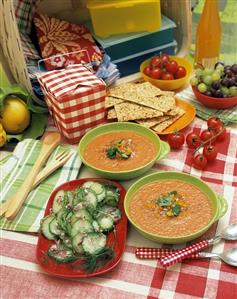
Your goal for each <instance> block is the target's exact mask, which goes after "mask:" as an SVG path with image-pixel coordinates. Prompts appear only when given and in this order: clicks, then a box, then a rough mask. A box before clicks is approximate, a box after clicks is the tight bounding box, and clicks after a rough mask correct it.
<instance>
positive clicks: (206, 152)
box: [203, 144, 217, 161]
mask: <svg viewBox="0 0 237 299" xmlns="http://www.w3.org/2000/svg"><path fill="white" fill-rule="evenodd" d="M203 156H204V157H206V158H207V161H214V160H215V159H216V156H217V150H216V148H215V146H214V145H211V144H209V145H205V146H204V148H203Z"/></svg>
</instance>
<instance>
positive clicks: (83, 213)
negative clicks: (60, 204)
mask: <svg viewBox="0 0 237 299" xmlns="http://www.w3.org/2000/svg"><path fill="white" fill-rule="evenodd" d="M75 219H76V220H78V219H84V220H88V221H90V222H92V220H93V219H92V216H91V214H90V213H89V212H88V211H87V209H85V208H82V209H79V210H77V211H75V212H74V214H73V216H72V223H73V222H75V221H74V220H75Z"/></svg>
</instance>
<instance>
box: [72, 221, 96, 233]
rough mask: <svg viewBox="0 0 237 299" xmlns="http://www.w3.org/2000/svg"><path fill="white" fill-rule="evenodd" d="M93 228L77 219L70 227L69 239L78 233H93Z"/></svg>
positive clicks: (88, 223)
mask: <svg viewBox="0 0 237 299" xmlns="http://www.w3.org/2000/svg"><path fill="white" fill-rule="evenodd" d="M93 231H94V228H93V226H92V224H91V223H90V222H89V221H88V220H82V219H79V220H78V221H77V222H75V223H74V224H73V225H72V229H71V232H70V235H71V237H72V238H73V237H74V236H75V235H76V234H78V233H90V232H93Z"/></svg>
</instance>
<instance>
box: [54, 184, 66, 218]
mask: <svg viewBox="0 0 237 299" xmlns="http://www.w3.org/2000/svg"><path fill="white" fill-rule="evenodd" d="M64 194H65V192H64V191H63V190H59V191H58V193H57V194H56V195H55V197H54V201H53V206H52V209H53V212H54V213H55V214H57V213H58V212H59V210H61V208H62V207H63V206H64Z"/></svg>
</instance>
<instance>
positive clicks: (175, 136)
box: [167, 131, 185, 149]
mask: <svg viewBox="0 0 237 299" xmlns="http://www.w3.org/2000/svg"><path fill="white" fill-rule="evenodd" d="M184 140H185V137H184V134H183V133H182V132H177V131H175V132H173V133H171V134H169V135H168V138H167V141H168V143H169V145H170V147H171V148H173V149H178V148H180V147H181V146H182V145H183V144H184Z"/></svg>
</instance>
